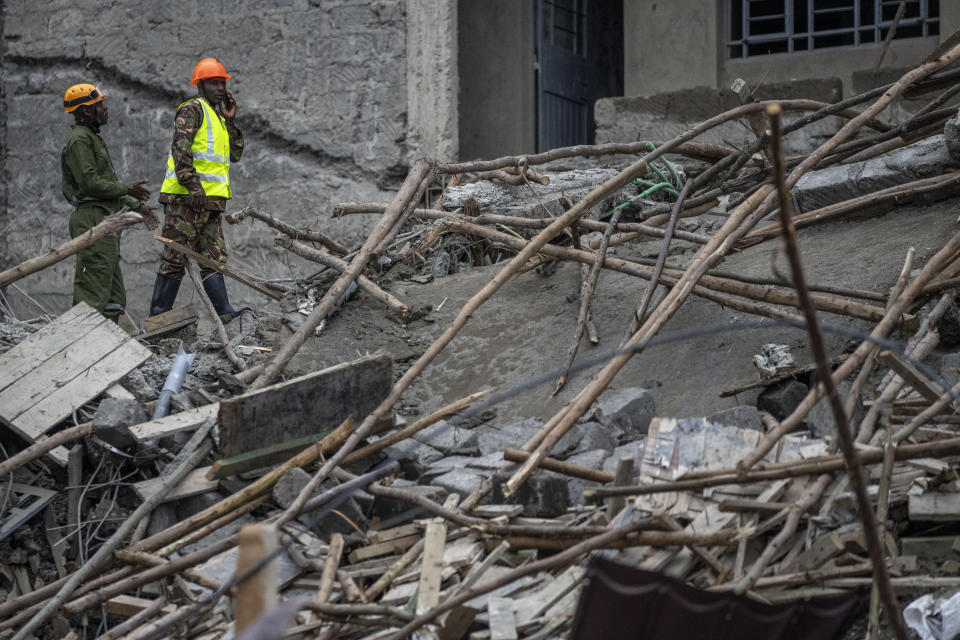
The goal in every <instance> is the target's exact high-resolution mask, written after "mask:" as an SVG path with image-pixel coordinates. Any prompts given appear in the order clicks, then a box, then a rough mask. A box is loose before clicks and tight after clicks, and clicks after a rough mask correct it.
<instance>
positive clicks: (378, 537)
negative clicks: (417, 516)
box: [367, 523, 423, 544]
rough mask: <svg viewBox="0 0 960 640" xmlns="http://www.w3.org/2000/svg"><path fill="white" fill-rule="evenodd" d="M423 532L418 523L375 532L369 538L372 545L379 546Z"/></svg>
mask: <svg viewBox="0 0 960 640" xmlns="http://www.w3.org/2000/svg"><path fill="white" fill-rule="evenodd" d="M422 531H423V527H422V526H421V525H419V524H417V523H410V524H404V525H400V526H399V527H394V528H392V529H384V530H383V531H374V532H372V533H371V534H370V535H369V536H367V538H368V539H369V540H370V543H371V544H378V543H380V542H389V541H390V540H396V539H397V538H405V537H407V536H418V535H420V533H421V532H422Z"/></svg>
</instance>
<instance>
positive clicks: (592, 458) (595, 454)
mask: <svg viewBox="0 0 960 640" xmlns="http://www.w3.org/2000/svg"><path fill="white" fill-rule="evenodd" d="M609 457H610V452H609V451H607V450H605V449H594V450H593V451H584V452H583V453H578V454H576V455H573V456H570V457H569V458H567V462H568V463H570V464H573V465H577V466H578V467H585V468H587V469H602V468H603V463H604V461H605V460H606V459H607V458H609ZM587 484H590V485H591V486H596V483H594V482H590V483H588V482H587V481H586V480H581V479H580V478H569V479H568V480H567V494H568V495H569V496H570V504H578V505H579V504H585V500H584V498H583V489H584V487H585V486H586V485H587Z"/></svg>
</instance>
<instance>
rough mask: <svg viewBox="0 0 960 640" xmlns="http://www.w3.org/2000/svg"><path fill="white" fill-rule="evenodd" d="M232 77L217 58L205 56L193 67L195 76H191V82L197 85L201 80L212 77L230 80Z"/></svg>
mask: <svg viewBox="0 0 960 640" xmlns="http://www.w3.org/2000/svg"><path fill="white" fill-rule="evenodd" d="M232 77H233V76H231V75H230V74H229V73H227V70H226V69H225V68H224V67H223V65H222V64H220V62H219V61H218V60H217V59H216V58H204V59H203V60H201V61H200V62H198V63H197V66H195V67H194V68H193V77H192V78H190V84H192V85H193V86H197V85H198V84H199V83H200V81H201V80H209V79H210V78H223V79H224V80H229V79H230V78H232Z"/></svg>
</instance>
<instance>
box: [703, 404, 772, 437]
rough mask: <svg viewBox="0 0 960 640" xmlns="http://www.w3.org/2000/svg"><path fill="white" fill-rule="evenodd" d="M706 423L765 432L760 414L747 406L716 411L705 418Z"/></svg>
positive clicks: (754, 408)
mask: <svg viewBox="0 0 960 640" xmlns="http://www.w3.org/2000/svg"><path fill="white" fill-rule="evenodd" d="M707 422H710V423H712V424H722V425H726V426H728V427H740V428H741V429H756V430H757V431H766V428H765V427H764V426H763V421H762V420H761V419H760V412H759V411H758V410H757V408H756V407H751V406H750V405H747V404H742V405H738V406H736V407H729V408H727V409H723V410H722V411H717V412H716V413H712V414H710V415H709V416H707Z"/></svg>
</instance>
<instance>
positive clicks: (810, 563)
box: [781, 531, 846, 573]
mask: <svg viewBox="0 0 960 640" xmlns="http://www.w3.org/2000/svg"><path fill="white" fill-rule="evenodd" d="M845 548H846V544H845V543H844V541H843V540H842V539H841V538H840V536H839V534H837V532H836V531H831V532H829V533H827V534H824V535H822V536H820V537H819V538H817V539H816V540H814V541H813V543H812V544H811V545H810V548H809V549H807V550H806V551H803V552H802V553H800V555H798V556H797V557H796V559H794V560H793V562H790V563H788V564H784V565H782V568H781V572H782V573H798V572H801V571H811V570H813V569H818V568H820V567H821V566H823V563H825V562H826V561H827V560H829V559H831V558H833V557H836V556H838V555H840V554H841V553H843V552H844V549H845Z"/></svg>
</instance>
